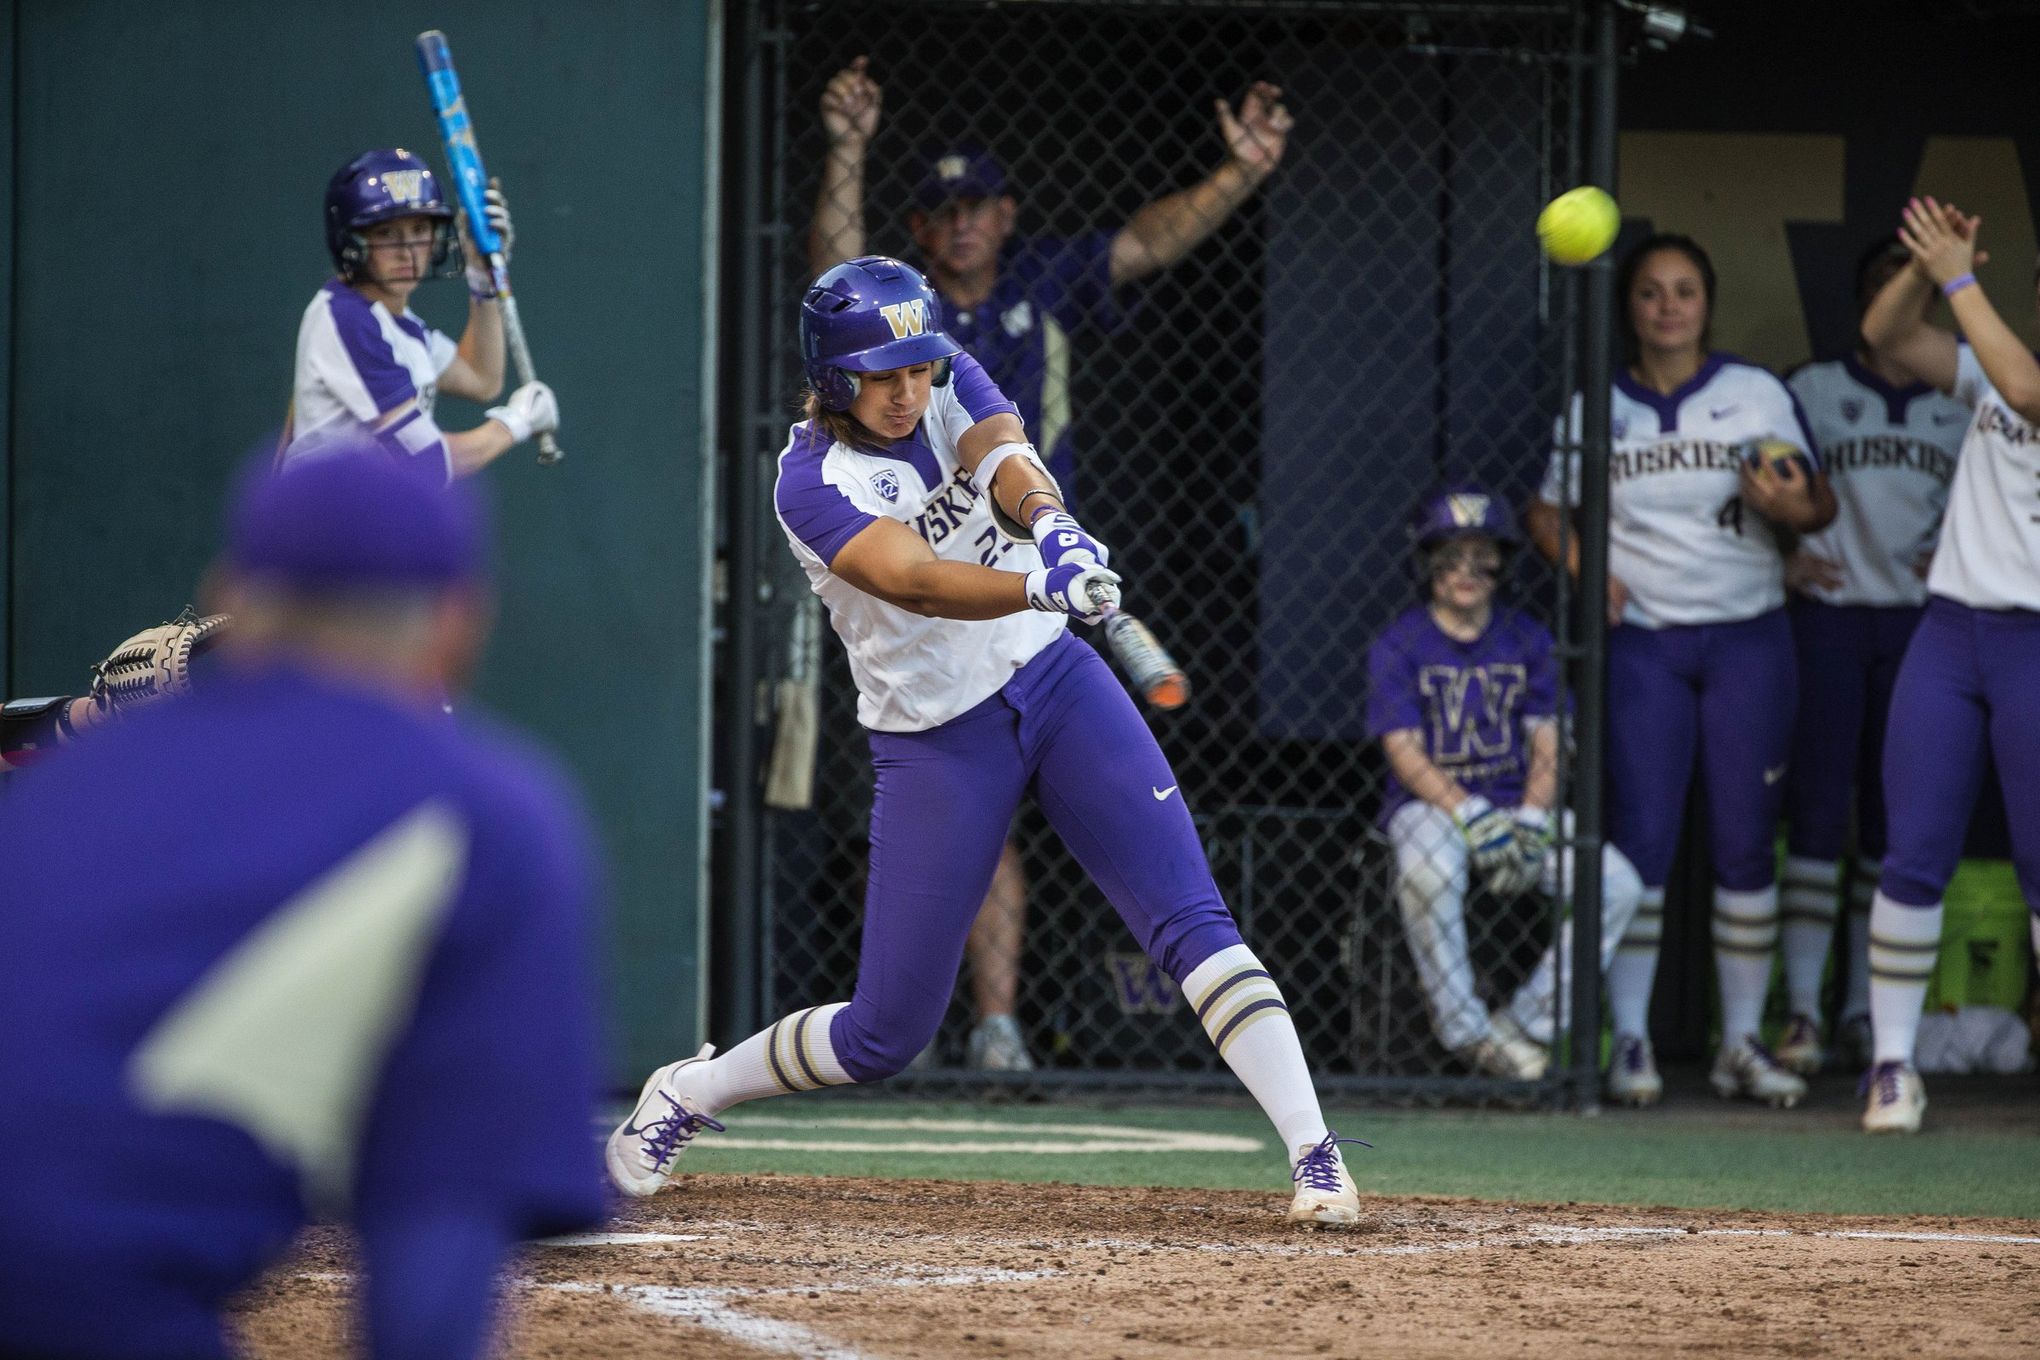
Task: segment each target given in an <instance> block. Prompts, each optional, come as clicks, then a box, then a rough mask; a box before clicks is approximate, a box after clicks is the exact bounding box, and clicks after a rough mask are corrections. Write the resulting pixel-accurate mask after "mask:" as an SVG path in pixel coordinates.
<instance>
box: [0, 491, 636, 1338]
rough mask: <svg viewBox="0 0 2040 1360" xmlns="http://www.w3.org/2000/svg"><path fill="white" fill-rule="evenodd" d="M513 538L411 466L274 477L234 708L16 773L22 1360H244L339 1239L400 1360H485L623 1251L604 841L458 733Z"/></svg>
mask: <svg viewBox="0 0 2040 1360" xmlns="http://www.w3.org/2000/svg"><path fill="white" fill-rule="evenodd" d="M484 538H485V534H484V531H483V527H482V523H481V520H480V518H479V513H478V511H477V509H476V507H475V505H474V502H473V501H472V500H471V499H470V497H469V495H468V493H467V492H466V491H465V489H464V488H461V487H455V488H453V489H451V490H448V489H443V488H441V487H439V486H437V485H433V484H430V483H429V482H428V481H427V480H426V479H423V478H421V477H420V476H419V475H418V474H417V473H416V472H415V471H414V470H411V469H407V468H405V467H402V466H400V465H398V464H396V463H394V462H392V461H390V460H387V459H381V458H369V457H362V456H358V455H354V454H348V455H341V456H332V457H325V458H321V459H317V460H312V461H308V462H306V463H303V464H301V465H298V466H295V467H293V468H292V469H291V470H289V471H287V472H284V473H283V474H281V475H280V476H278V475H270V474H266V473H263V474H256V475H254V476H253V477H252V479H251V480H250V481H249V482H247V483H246V484H245V485H244V486H243V488H242V490H241V491H240V493H239V495H238V498H237V500H236V503H235V505H234V507H233V509H232V512H231V515H230V519H229V530H228V543H227V548H226V552H225V554H224V556H223V558H222V559H221V562H220V564H219V565H218V566H217V567H216V568H215V571H214V573H213V576H212V577H211V579H210V586H209V590H208V599H207V601H206V603H207V606H208V607H209V608H212V609H214V610H217V611H218V612H221V613H231V614H232V615H233V620H234V624H233V628H232V629H231V631H230V632H229V633H228V634H227V635H226V636H225V637H224V639H223V640H222V641H221V643H220V646H219V653H218V656H217V658H216V664H215V665H214V666H213V667H212V669H210V670H209V671H208V674H207V677H206V682H205V683H204V684H202V685H198V686H195V687H193V688H192V689H191V691H190V692H189V693H187V694H184V695H181V696H178V697H176V698H174V699H172V700H170V701H168V702H164V703H162V704H159V705H156V706H154V707H151V708H148V709H146V710H145V711H142V712H139V713H135V714H133V715H132V716H130V717H129V718H128V719H127V720H125V721H123V722H120V723H117V724H114V725H111V726H109V727H108V728H106V729H105V730H104V731H100V732H94V733H92V734H90V735H89V736H88V737H86V738H85V739H83V740H80V741H79V742H78V743H77V745H76V746H75V747H72V748H70V749H66V750H63V751H60V752H58V753H56V754H54V755H52V756H51V758H49V759H48V760H45V761H42V762H40V763H38V764H37V765H36V766H35V767H34V768H31V769H28V770H26V771H23V772H21V773H19V774H16V775H12V776H10V779H11V780H12V781H13V783H12V786H11V788H10V796H9V797H8V798H7V799H6V801H5V802H4V803H0V862H4V863H5V864H6V866H7V869H6V873H7V891H6V898H7V909H6V910H5V911H4V912H0V1092H5V1097H4V1099H0V1165H4V1166H5V1167H6V1174H5V1176H0V1281H4V1282H5V1283H4V1285H0V1356H16V1355H35V1356H93V1357H101V1356H106V1357H111V1356H123V1357H126V1356H134V1357H143V1356H149V1357H154V1356H165V1357H168V1356H176V1357H192V1356H225V1355H226V1354H228V1350H227V1345H226V1341H225V1338H224V1337H223V1335H222V1318H221V1313H222V1308H223V1305H224V1304H225V1303H226V1302H227V1300H228V1299H229V1297H230V1296H231V1295H232V1294H233V1293H234V1292H235V1291H237V1290H239V1289H241V1288H243V1287H244V1286H246V1285H248V1284H249V1283H250V1282H252V1281H253V1280H254V1279H255V1278H256V1276H257V1275H258V1274H259V1273H260V1272H261V1271H262V1270H263V1269H264V1268H265V1267H266V1266H267V1265H269V1264H270V1263H271V1262H272V1261H274V1260H275V1259H276V1258H277V1257H278V1256H279V1255H280V1254H281V1253H282V1252H283V1250H284V1249H285V1248H286V1247H287V1246H288V1245H289V1243H290V1241H291V1239H292V1237H293V1236H294V1235H295V1233H296V1232H297V1230H298V1229H299V1228H300V1227H301V1226H302V1225H303V1224H304V1223H305V1222H306V1221H307V1219H308V1217H310V1216H313V1215H317V1216H319V1217H321V1218H331V1219H339V1220H345V1221H348V1222H351V1223H352V1224H353V1226H354V1227H355V1228H356V1230H357V1231H358V1233H359V1238H360V1245H361V1256H362V1266H363V1269H364V1271H365V1275H366V1278H365V1280H364V1281H363V1283H362V1285H361V1295H362V1301H361V1314H362V1319H363V1330H364V1335H365V1339H366V1342H367V1346H366V1350H367V1352H368V1353H369V1354H372V1355H374V1356H378V1357H399V1356H416V1357H421V1360H422V1357H428V1356H429V1357H436V1358H439V1360H444V1357H462V1356H472V1355H476V1354H478V1353H480V1352H481V1350H482V1349H483V1347H484V1345H485V1343H486V1340H487V1336H488V1330H489V1329H488V1322H489V1314H490V1307H491V1295H492V1291H493V1288H494V1284H495V1278H496V1275H497V1272H498V1271H499V1270H500V1269H501V1268H502V1266H503V1265H504V1263H505V1260H506V1258H507V1257H508V1255H509V1253H510V1251H511V1249H512V1247H513V1246H514V1244H515V1243H516V1242H518V1241H519V1240H520V1239H523V1238H526V1237H529V1236H532V1235H535V1234H543V1233H549V1232H558V1231H564V1230H567V1229H570V1228H576V1227H581V1226H585V1225H587V1224H590V1223H592V1222H593V1221H595V1220H596V1219H597V1218H598V1217H599V1216H600V1214H601V1211H602V1200H601V1198H600V1195H599V1193H598V1187H599V1184H600V1180H599V1178H600V1175H601V1168H600V1163H599V1162H598V1161H597V1159H596V1150H595V1144H594V1142H593V1139H592V1137H591V1132H590V1131H591V1128H592V1123H591V1120H592V1118H593V1114H594V1091H595V1084H596V1080H597V1077H596V1063H595V1053H596V1026H595V1018H594V1009H595V1008H594V990H593V982H592V979H591V961H590V949H591V945H592V938H591V936H592V927H593V924H594V923H593V920H592V910H593V902H592V897H593V883H592V856H591V849H590V847H591V845H592V842H591V840H590V838H589V835H588V833H587V830H586V828H585V826H584V824H583V821H582V818H581V816H580V814H579V810H578V806H577V800H576V798H575V797H573V796H572V794H571V792H570V790H569V789H568V788H567V786H566V784H565V782H564V781H563V780H562V779H561V778H560V776H559V775H558V773H557V772H556V771H554V770H553V769H552V767H551V766H550V764H549V763H547V762H545V761H542V760H540V759H538V758H536V757H535V756H534V755H533V754H532V753H530V752H529V751H527V750H525V749H524V748H523V747H522V746H521V745H520V744H518V743H515V742H513V741H511V740H509V739H507V738H506V737H504V736H502V735H498V734H495V733H491V732H488V731H484V730H480V729H478V728H477V727H476V726H475V725H474V724H472V723H471V722H469V721H467V720H465V719H463V720H461V721H459V722H456V721H455V720H453V719H450V718H449V717H447V716H446V714H445V713H444V711H443V709H442V704H443V696H444V695H445V694H446V693H448V692H449V691H450V690H452V689H454V688H456V687H458V686H459V685H460V684H461V683H462V682H463V680H464V679H465V677H466V675H467V672H468V671H469V669H470V667H471V665H472V664H473V662H474V661H475V659H476V657H477V655H478V654H479V651H480V648H481V644H482V642H483V639H484V637H485V636H486V634H487V632H488V618H489V605H488V599H487V594H488V592H487V590H486V588H485V584H484V567H483V562H484V558H485V555H486V547H485V543H484Z"/></svg>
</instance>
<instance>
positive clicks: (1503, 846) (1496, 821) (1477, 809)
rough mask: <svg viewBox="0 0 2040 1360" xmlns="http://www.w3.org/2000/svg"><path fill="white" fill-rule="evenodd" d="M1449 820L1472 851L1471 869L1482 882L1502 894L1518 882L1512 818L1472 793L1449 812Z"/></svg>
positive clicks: (1519, 871)
mask: <svg viewBox="0 0 2040 1360" xmlns="http://www.w3.org/2000/svg"><path fill="white" fill-rule="evenodd" d="M1452 820H1453V823H1454V824H1455V825H1457V826H1458V827H1459V834H1460V835H1462V836H1464V837H1465V838H1466V845H1467V848H1468V849H1469V850H1471V851H1472V852H1473V867H1474V868H1475V869H1476V870H1478V871H1479V873H1480V877H1481V881H1482V882H1483V883H1486V884H1487V885H1488V886H1489V887H1491V888H1493V889H1494V890H1495V891H1497V892H1502V891H1505V890H1509V885H1512V884H1514V883H1516V882H1517V881H1518V880H1520V879H1521V877H1522V864H1523V858H1522V853H1521V852H1520V851H1519V850H1518V849H1517V847H1516V819H1515V818H1514V817H1511V816H1510V815H1509V814H1508V813H1506V812H1504V811H1502V809H1500V808H1498V807H1496V806H1495V805H1494V804H1493V803H1490V802H1489V801H1488V800H1487V799H1485V798H1483V797H1481V796H1480V795H1479V794H1474V795H1473V796H1472V797H1470V798H1468V799H1467V800H1466V801H1465V802H1463V803H1461V804H1460V805H1459V806H1458V807H1456V808H1454V809H1453V810H1452ZM1513 891H1517V892H1520V891H1522V889H1520V888H1514V889H1513Z"/></svg>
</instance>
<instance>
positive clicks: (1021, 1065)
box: [964, 1015, 1034, 1072]
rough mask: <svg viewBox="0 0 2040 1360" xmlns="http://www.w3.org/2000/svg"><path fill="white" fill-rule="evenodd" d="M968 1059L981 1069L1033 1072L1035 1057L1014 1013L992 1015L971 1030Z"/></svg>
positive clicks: (981, 1070)
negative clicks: (1012, 1014)
mask: <svg viewBox="0 0 2040 1360" xmlns="http://www.w3.org/2000/svg"><path fill="white" fill-rule="evenodd" d="M964 1054H965V1060H966V1061H967V1062H968V1063H969V1064H970V1065H971V1067H972V1068H974V1069H975V1070H977V1071H979V1072H1032V1071H1033V1070H1034V1058H1033V1057H1032V1055H1030V1054H1029V1053H1028V1052H1027V1040H1026V1039H1025V1038H1023V1037H1021V1034H1020V1023H1019V1022H1018V1021H1017V1020H1015V1019H1014V1018H1013V1017H1012V1016H1010V1015H988V1016H986V1017H985V1018H984V1019H983V1020H980V1021H979V1022H978V1023H977V1025H976V1027H975V1028H973V1029H972V1030H971V1032H970V1040H969V1042H968V1043H967V1044H966V1045H965V1048H964Z"/></svg>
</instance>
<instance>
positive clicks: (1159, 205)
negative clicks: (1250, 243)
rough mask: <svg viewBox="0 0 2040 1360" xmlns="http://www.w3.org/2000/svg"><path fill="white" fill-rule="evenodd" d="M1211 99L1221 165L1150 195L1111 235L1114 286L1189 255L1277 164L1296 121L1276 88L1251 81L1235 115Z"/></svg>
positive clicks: (1264, 83) (1265, 83)
mask: <svg viewBox="0 0 2040 1360" xmlns="http://www.w3.org/2000/svg"><path fill="white" fill-rule="evenodd" d="M1217 103H1218V126H1219V131H1220V132H1221V133H1223V134H1224V136H1225V145H1226V160H1225V163H1224V164H1223V165H1221V166H1219V167H1218V169H1216V170H1214V171H1212V172H1211V174H1210V175H1209V176H1207V177H1206V178H1205V179H1204V180H1202V181H1201V182H1199V183H1197V184H1194V185H1192V186H1191V187H1190V188H1188V189H1183V190H1180V191H1178V192H1176V193H1173V194H1169V195H1167V196H1166V197H1163V198H1158V199H1156V200H1155V201H1154V202H1152V203H1150V204H1148V205H1147V206H1146V207H1144V208H1142V209H1141V210H1140V211H1139V212H1137V213H1135V214H1134V215H1133V217H1132V218H1131V220H1129V221H1128V222H1127V224H1126V225H1125V226H1124V227H1121V228H1120V229H1119V233H1118V235H1116V236H1114V237H1113V238H1112V261H1111V269H1112V282H1113V283H1114V284H1121V283H1127V282H1130V281H1131V280H1133V279H1137V278H1140V277H1142V276H1143V275H1146V274H1152V273H1154V272H1156V271H1157V270H1161V269H1167V268H1168V267H1169V266H1170V265H1172V264H1175V263H1176V262H1177V261H1178V260H1180V259H1182V258H1183V257H1184V256H1185V255H1187V254H1189V253H1190V252H1191V251H1192V250H1193V249H1195V248H1196V247H1197V246H1198V245H1199V244H1200V243H1201V242H1203V241H1204V239H1205V238H1206V237H1208V236H1210V235H1211V233H1212V232H1214V231H1216V230H1218V227H1219V224H1220V223H1222V222H1224V221H1225V220H1226V218H1228V217H1230V216H1232V214H1233V213H1234V211H1235V210H1237V209H1238V208H1239V206H1240V204H1242V203H1244V202H1246V201H1247V199H1248V197H1250V196H1251V195H1252V194H1253V192H1254V190H1256V189H1258V188H1260V187H1261V184H1262V182H1263V181H1265V180H1266V179H1267V178H1268V176H1269V175H1270V174H1272V173H1274V170H1275V167H1276V166H1277V165H1278V164H1280V163H1281V161H1282V152H1283V150H1284V148H1286V147H1287V146H1288V144H1289V130H1290V129H1291V128H1292V127H1294V126H1295V125H1296V120H1295V118H1293V117H1292V116H1291V115H1290V112H1289V110H1288V109H1287V108H1285V107H1284V106H1283V104H1282V90H1281V88H1280V87H1279V86H1276V85H1271V84H1270V83H1268V82H1267V81H1265V80H1261V81H1256V82H1255V83H1254V85H1253V87H1252V88H1250V89H1249V90H1248V91H1247V94H1246V97H1245V98H1244V99H1242V100H1241V101H1240V111H1239V114H1238V115H1237V116H1235V115H1234V113H1233V111H1232V109H1231V107H1230V106H1229V105H1227V103H1226V102H1225V101H1224V100H1223V99H1221V100H1219V101H1217Z"/></svg>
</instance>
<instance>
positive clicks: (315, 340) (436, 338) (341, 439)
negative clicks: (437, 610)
mask: <svg viewBox="0 0 2040 1360" xmlns="http://www.w3.org/2000/svg"><path fill="white" fill-rule="evenodd" d="M488 199H489V215H490V223H491V225H492V226H494V227H495V228H496V230H497V231H498V232H499V233H501V235H502V237H503V253H504V257H505V258H506V259H507V258H508V256H509V253H510V244H511V240H512V233H511V230H510V209H509V206H508V205H507V204H505V203H504V201H503V195H502V192H501V191H500V190H498V189H496V188H494V187H491V188H490V189H489V190H488ZM454 218H455V214H454V211H453V209H452V208H450V207H448V206H447V203H446V197H445V195H444V194H442V193H441V192H440V190H439V180H438V177H437V176H435V175H434V174H433V173H432V169H431V167H430V166H428V165H426V163H425V162H424V161H422V160H420V159H419V158H418V157H417V156H415V155H413V154H412V153H411V152H409V151H405V150H402V149H401V148H396V149H391V150H385V151H369V152H364V153H363V154H362V155H359V156H357V157H355V158H354V159H353V160H351V161H349V162H348V163H347V164H345V165H343V166H341V167H340V169H339V170H338V171H337V172H336V173H335V174H334V176H333V178H332V180H331V182H330V183H328V184H327V186H326V248H327V250H328V251H329V252H330V253H331V254H332V256H333V267H334V268H335V269H336V270H338V271H339V274H338V276H337V277H335V278H333V279H330V280H328V281H327V283H326V285H325V287H323V288H321V289H320V290H319V291H318V292H317V293H316V294H315V295H314V296H313V298H312V301H311V304H310V305H309V306H307V307H306V308H305V315H304V320H303V321H302V322H300V323H299V326H298V342H297V369H296V375H295V377H294V379H293V381H292V390H291V414H290V423H289V427H288V428H287V429H286V430H285V439H286V441H287V442H286V444H285V446H284V450H283V456H284V458H285V459H291V458H295V457H298V456H301V455H303V454H305V453H310V452H316V451H317V450H319V449H322V448H326V447H329V446H332V445H335V444H339V445H345V446H349V447H354V446H359V445H360V444H362V443H363V442H365V441H368V440H373V441H375V442H376V443H378V444H380V445H381V446H382V447H383V448H384V449H386V450H387V451H389V452H390V453H391V454H393V455H396V456H398V457H408V458H423V459H427V460H429V461H430V462H431V463H433V464H434V465H435V466H443V467H444V475H445V476H446V477H447V478H448V479H451V478H454V477H465V476H467V475H468V474H469V473H472V472H476V471H479V470H480V469H481V468H483V467H486V466H487V465H488V464H489V463H490V462H492V461H493V460H494V459H496V458H497V457H499V456H500V455H502V454H503V453H505V452H507V451H508V450H509V449H511V448H512V447H514V446H515V445H517V444H521V443H523V442H524V441H525V440H527V439H529V438H531V437H532V436H533V435H537V434H545V433H548V432H550V431H553V430H557V429H558V428H559V424H560V411H559V405H558V403H557V402H555V401H554V399H553V394H552V389H551V388H549V387H547V386H546V385H545V384H544V383H541V382H529V383H526V384H524V386H522V387H520V388H518V389H517V390H516V391H515V392H513V393H511V394H510V400H509V401H507V402H505V403H504V404H503V405H501V406H495V407H491V408H490V410H489V418H488V419H487V420H485V421H483V422H482V423H481V424H480V425H477V426H476V427H475V428H474V429H472V430H462V431H460V432H459V433H456V434H445V433H442V432H441V430H440V428H439V426H438V424H437V423H436V422H435V421H434V420H433V418H432V407H433V403H434V402H435V401H436V399H437V398H438V395H439V394H440V393H442V392H444V393H449V394H451V395H453V396H456V397H466V398H468V399H469V400H471V401H493V400H495V397H496V394H497V393H499V392H501V391H502V390H503V309H502V307H501V306H500V305H498V303H497V302H496V293H495V282H494V280H493V279H492V278H491V277H490V275H489V270H488V265H487V263H486V262H484V261H482V260H481V258H480V256H479V255H478V253H477V252H476V251H475V249H474V246H473V245H472V244H471V243H469V242H468V241H467V240H466V236H467V232H466V229H465V227H463V228H462V230H461V231H460V236H461V238H462V246H463V248H464V249H465V251H466V258H467V285H468V324H467V329H466V330H465V331H463V332H462V333H461V337H460V343H459V344H457V345H456V344H455V343H454V342H453V341H452V340H450V339H448V338H447V337H446V336H444V335H442V334H441V333H440V332H438V331H436V330H433V329H432V328H430V327H429V326H427V325H426V324H425V322H424V321H423V320H422V319H420V318H419V316H418V314H417V313H415V312H413V311H412V310H411V295H412V294H413V293H414V292H416V291H417V289H418V285H419V284H421V283H423V282H424V281H425V280H426V279H428V278H432V277H434V276H435V275H436V274H438V273H440V272H441V271H443V270H444V269H445V268H446V267H447V265H448V262H449V261H450V260H451V259H452V256H453V239H454V238H453V234H452V232H451V230H450V228H451V227H452V225H453V222H454Z"/></svg>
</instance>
